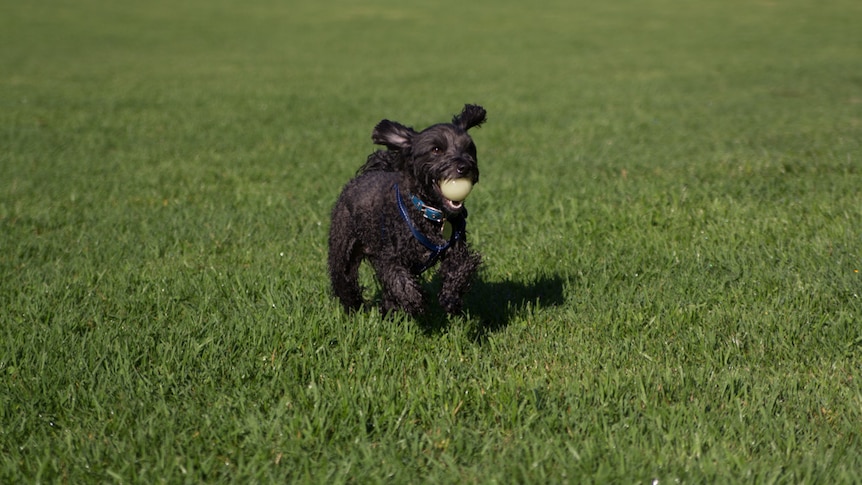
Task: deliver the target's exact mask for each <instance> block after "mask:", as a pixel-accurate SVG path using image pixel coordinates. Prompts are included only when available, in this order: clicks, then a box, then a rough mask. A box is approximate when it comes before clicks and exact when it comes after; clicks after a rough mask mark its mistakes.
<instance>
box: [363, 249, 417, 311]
mask: <svg viewBox="0 0 862 485" xmlns="http://www.w3.org/2000/svg"><path fill="white" fill-rule="evenodd" d="M372 265H373V266H374V270H375V272H376V274H377V280H378V281H379V282H380V285H381V286H382V287H383V302H382V310H383V313H386V314H388V313H389V312H392V311H395V310H403V311H404V312H406V313H408V314H410V315H414V316H415V315H418V314H420V313H422V310H423V309H424V308H423V305H424V300H425V296H424V295H423V294H422V287H421V286H420V285H419V282H418V281H416V278H415V277H414V276H413V275H412V274H411V273H410V271H409V270H408V269H407V268H405V267H403V266H399V265H397V264H394V263H393V262H392V261H383V262H381V261H375V262H373V263H372Z"/></svg>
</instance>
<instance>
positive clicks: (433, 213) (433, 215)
mask: <svg viewBox="0 0 862 485" xmlns="http://www.w3.org/2000/svg"><path fill="white" fill-rule="evenodd" d="M395 187H396V189H395V190H398V189H397V187H398V185H397V184H396V185H395ZM410 199H411V200H413V205H414V206H416V208H417V209H419V212H421V213H422V215H423V216H425V218H426V219H428V220H431V221H434V222H440V221H442V220H444V219H445V218H444V217H443V211H441V210H440V209H435V208H433V207H431V206H430V205H425V202H422V199H420V198H419V196H417V195H411V196H410Z"/></svg>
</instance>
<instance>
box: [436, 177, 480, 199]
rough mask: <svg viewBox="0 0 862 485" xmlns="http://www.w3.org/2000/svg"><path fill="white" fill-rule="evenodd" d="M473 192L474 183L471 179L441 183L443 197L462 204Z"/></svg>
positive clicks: (450, 180)
mask: <svg viewBox="0 0 862 485" xmlns="http://www.w3.org/2000/svg"><path fill="white" fill-rule="evenodd" d="M471 190H473V182H472V181H470V179H449V180H441V181H440V192H441V193H442V194H443V197H446V198H447V199H449V200H451V201H454V202H461V201H462V200H464V199H466V198H467V196H468V195H470V191H471Z"/></svg>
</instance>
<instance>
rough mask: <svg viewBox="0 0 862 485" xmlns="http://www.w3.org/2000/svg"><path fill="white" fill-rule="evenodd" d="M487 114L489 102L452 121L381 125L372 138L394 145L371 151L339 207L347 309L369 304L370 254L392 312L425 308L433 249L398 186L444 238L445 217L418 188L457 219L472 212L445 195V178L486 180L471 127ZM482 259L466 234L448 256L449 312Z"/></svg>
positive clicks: (430, 231)
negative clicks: (365, 275) (439, 217)
mask: <svg viewBox="0 0 862 485" xmlns="http://www.w3.org/2000/svg"><path fill="white" fill-rule="evenodd" d="M484 121H485V110H484V108H482V107H481V106H476V105H466V106H464V110H463V111H462V112H461V114H459V115H456V116H455V117H454V118H453V119H452V123H441V124H437V125H433V126H430V127H428V128H426V129H425V130H423V131H421V132H417V131H415V130H414V129H413V128H409V127H407V126H404V125H401V124H400V123H396V122H393V121H389V120H383V121H381V122H380V123H378V124H377V126H376V127H375V128H374V131H373V133H372V136H371V138H372V140H373V141H374V143H376V144H378V145H384V146H386V147H387V150H379V151H376V152H374V153H372V154H371V155H369V157H368V159H367V160H366V162H365V164H364V165H363V166H362V167H361V168H360V169H359V171H358V172H357V175H356V177H354V178H353V179H352V180H351V181H350V182H348V183H347V185H345V186H344V189H343V190H342V192H341V195H340V196H339V197H338V200H337V201H336V203H335V207H334V208H333V210H332V225H331V227H330V231H329V276H330V278H331V280H332V291H333V293H334V294H335V296H337V297H338V298H339V300H341V303H342V305H343V306H344V308H345V309H346V310H348V311H353V310H357V309H359V308H360V307H361V306H362V304H363V303H364V300H363V297H362V288H361V287H360V285H359V281H358V277H359V265H360V263H361V262H362V261H363V260H368V261H369V262H370V263H371V266H372V267H373V268H374V271H375V274H376V276H377V279H378V281H380V284H381V286H382V288H383V296H382V299H383V301H382V307H383V308H382V309H383V311H384V312H390V311H393V310H402V311H405V312H407V313H408V314H411V315H416V314H419V313H421V312H422V311H423V309H424V306H425V301H424V300H425V297H424V295H423V292H422V287H421V285H420V281H419V277H418V276H419V275H418V272H419V270H418V269H417V268H421V267H422V266H423V265H424V264H425V263H426V262H427V261H428V259H429V256H430V255H431V251H430V250H429V249H427V248H426V247H425V246H423V245H422V244H421V243H420V242H419V241H418V240H417V239H416V238H415V237H414V236H413V233H412V232H411V231H410V228H409V227H408V225H407V223H406V222H405V220H404V219H403V217H402V215H401V213H400V212H399V209H398V204H397V201H396V195H395V194H396V191H395V185H396V184H397V185H398V187H399V191H400V193H401V197H402V201H403V203H404V205H405V206H406V207H407V211H408V215H409V217H410V220H411V221H412V222H413V224H414V225H415V226H416V228H417V229H418V230H419V231H420V232H421V233H422V234H424V235H425V236H426V237H427V238H428V239H429V240H431V241H432V242H433V243H434V244H437V245H442V244H444V243H445V242H446V240H445V239H444V237H443V224H444V222H443V221H437V222H435V221H432V220H429V219H427V218H425V217H423V216H422V215H421V214H420V212H419V210H417V209H416V208H415V207H414V205H413V203H412V202H411V200H410V195H416V196H418V197H419V198H420V199H422V201H424V202H425V204H427V205H429V206H432V207H435V208H437V209H440V210H442V211H443V213H444V215H445V217H446V218H447V219H449V220H452V221H457V220H461V219H463V218H464V217H466V209H465V207H464V205H463V204H462V203H459V202H453V201H450V200H448V199H446V198H445V197H443V194H442V193H441V192H440V188H439V186H438V183H439V181H440V180H446V179H454V178H469V179H471V180H472V181H473V183H477V182H478V181H479V167H478V164H477V157H476V145H475V144H474V143H473V139H472V138H470V135H468V134H467V130H469V129H470V128H473V127H475V126H479V125H481V124H482V123H483V122H484ZM480 262H481V257H480V255H479V254H478V253H476V252H474V251H472V250H471V249H470V248H469V246H468V244H467V238H466V235H465V236H464V237H462V238H460V239H458V240H457V241H455V242H454V243H453V244H452V246H451V247H450V248H449V249H448V250H447V251H446V252H445V253H444V254H443V256H442V257H441V258H440V269H439V270H438V274H439V275H440V280H441V290H440V294H439V295H438V300H439V302H440V305H441V306H442V307H443V309H444V310H445V311H446V312H448V313H449V314H457V313H460V311H461V307H462V300H463V296H464V294H465V293H466V292H467V290H468V289H469V287H470V283H471V281H472V279H473V275H474V274H475V272H476V269H477V268H478V266H479V264H480Z"/></svg>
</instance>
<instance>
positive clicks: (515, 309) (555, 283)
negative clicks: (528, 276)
mask: <svg viewBox="0 0 862 485" xmlns="http://www.w3.org/2000/svg"><path fill="white" fill-rule="evenodd" d="M435 279H436V278H435ZM434 283H436V281H435V282H434ZM432 284H433V283H432ZM563 286H564V279H563V278H562V277H561V276H559V275H553V276H543V277H540V278H537V279H534V280H531V281H527V282H523V281H515V280H506V281H482V280H481V279H479V280H477V281H475V282H474V283H473V287H472V289H471V290H470V293H469V294H468V295H467V297H466V299H465V302H464V303H465V305H464V307H465V308H464V310H465V312H466V313H467V314H468V315H469V316H470V317H471V318H472V319H475V320H477V321H478V326H477V327H476V329H475V338H476V339H477V340H483V339H484V338H486V337H487V336H488V335H489V334H491V333H494V332H497V331H499V330H502V329H504V328H506V326H508V325H509V323H510V322H511V321H512V320H513V319H515V318H517V317H518V316H519V315H522V314H523V313H524V312H526V311H527V310H528V308H530V307H532V308H537V307H552V306H559V305H562V304H563V303H564V302H565V295H564V292H563ZM427 317H428V318H423V319H422V321H420V324H421V325H422V327H423V328H424V329H425V331H426V332H429V333H433V332H435V331H439V330H441V329H442V328H444V327H445V326H446V325H447V320H446V318H445V316H444V315H442V313H441V314H439V315H437V312H432V314H431V315H427Z"/></svg>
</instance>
